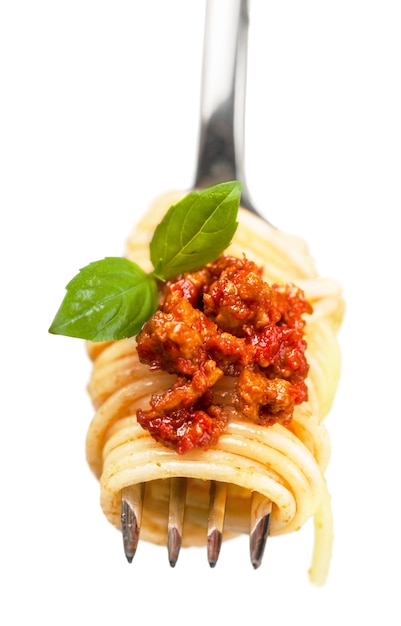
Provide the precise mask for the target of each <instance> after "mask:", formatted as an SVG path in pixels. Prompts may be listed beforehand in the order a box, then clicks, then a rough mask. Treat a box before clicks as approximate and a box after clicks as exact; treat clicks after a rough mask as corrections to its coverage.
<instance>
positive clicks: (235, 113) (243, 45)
mask: <svg viewBox="0 0 401 626" xmlns="http://www.w3.org/2000/svg"><path fill="white" fill-rule="evenodd" d="M248 4H249V3H248V0H207V3H206V18H205V34H204V47H203V70H202V89H201V110H200V136H199V148H198V160H197V166H196V174H195V187H198V188H204V187H208V186H210V185H213V184H217V183H219V182H224V181H227V180H239V181H240V182H241V183H242V186H243V190H242V200H241V204H242V205H243V206H246V205H247V196H248V193H247V189H246V185H245V172H244V119H245V94H246V62H247V51H248V23H249V7H248Z"/></svg>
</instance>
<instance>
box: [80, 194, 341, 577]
mask: <svg viewBox="0 0 401 626" xmlns="http://www.w3.org/2000/svg"><path fill="white" fill-rule="evenodd" d="M181 197H182V196H181V194H176V193H170V194H166V195H164V196H162V197H161V198H159V199H158V200H157V201H156V202H155V203H154V204H153V205H152V207H151V208H150V209H149V211H148V212H147V213H146V214H145V216H144V217H143V219H142V220H141V221H140V222H139V224H138V225H137V227H136V229H135V230H134V231H133V232H132V234H131V235H130V237H129V239H128V241H127V246H126V256H127V258H129V259H131V260H134V261H135V262H136V263H139V264H140V265H141V267H143V268H144V269H145V271H150V270H151V264H150V260H149V241H150V239H151V237H152V234H153V231H154V229H155V227H156V225H157V224H158V223H159V222H160V221H161V219H162V217H163V215H164V213H165V211H166V210H167V209H168V208H169V206H171V205H172V204H174V203H175V202H177V201H178V200H179V199H180V198H181ZM227 254H230V255H233V256H236V257H242V256H243V255H245V256H246V258H247V259H250V260H251V261H254V262H255V263H256V264H257V265H259V266H263V268H264V276H263V278H264V279H265V280H266V281H267V282H268V283H279V284H280V283H281V284H286V283H289V282H291V283H294V284H296V285H297V286H298V287H299V288H300V289H302V290H303V292H304V293H305V296H306V298H307V300H308V301H309V302H310V303H311V304H312V307H313V313H312V314H311V315H308V323H307V325H306V328H305V336H306V341H307V346H308V347H307V358H308V362H309V365H310V369H309V373H308V376H307V385H308V401H307V402H304V403H302V404H300V405H297V406H295V408H294V413H293V417H292V420H291V421H290V423H289V424H288V425H283V424H279V423H275V424H273V425H270V426H263V425H260V424H257V423H254V422H251V421H248V420H246V419H244V417H243V415H241V413H240V412H239V411H238V410H237V409H236V408H235V407H234V403H233V402H231V396H230V393H232V390H231V387H230V385H229V383H228V382H227V377H224V378H223V379H222V380H221V381H219V382H218V383H217V384H216V389H215V394H216V395H217V396H218V395H219V394H220V395H221V397H222V398H224V403H225V404H226V405H227V404H229V405H230V417H229V420H228V424H227V426H226V428H225V430H224V432H223V433H222V434H221V435H220V437H219V439H218V441H217V443H216V444H215V445H213V446H212V447H210V448H209V449H206V450H203V449H199V448H194V449H192V450H190V451H189V452H186V453H185V454H178V453H177V452H176V451H175V450H173V449H170V448H168V447H166V446H164V445H163V444H162V443H159V442H158V441H156V440H155V439H154V438H153V437H152V436H151V435H150V434H149V432H148V431H147V430H145V429H144V428H142V427H141V426H140V425H139V424H138V421H137V417H136V413H137V410H139V409H144V408H146V407H148V406H149V402H150V399H151V396H152V395H153V394H162V393H163V392H164V391H165V390H167V389H168V388H169V387H170V386H171V385H172V384H173V383H174V380H175V378H176V377H175V375H172V374H169V373H166V372H164V371H152V370H151V369H150V368H149V367H148V366H147V365H146V364H144V363H141V362H140V360H139V357H138V353H137V349H136V348H137V343H136V339H135V338H129V339H123V340H120V341H117V342H103V343H88V353H89V356H90V358H91V359H92V361H93V372H92V376H91V379H90V382H89V386H88V390H89V393H90V396H91V399H92V402H93V404H94V407H95V409H96V414H95V416H94V418H93V420H92V423H91V424H90V427H89V430H88V434H87V447H86V450H87V460H88V463H89V466H90V467H91V469H92V471H93V473H94V474H95V476H96V477H97V478H98V479H99V481H100V492H101V495H100V498H101V506H102V509H103V511H104V514H105V516H106V518H107V519H108V520H109V521H110V522H111V523H112V524H113V525H115V526H116V527H117V528H120V527H121V521H120V505H121V490H122V489H123V488H124V487H127V486H129V485H133V484H137V483H146V491H145V503H144V512H143V518H142V526H141V538H143V539H144V540H145V541H149V542H152V543H156V544H160V545H166V541H167V528H166V519H167V516H168V500H169V484H168V480H166V479H168V478H171V477H173V476H185V477H187V478H188V479H189V485H188V490H187V503H186V511H185V521H184V535H183V545H184V546H194V545H204V544H205V543H206V531H205V529H206V526H207V515H208V505H209V484H210V481H224V482H226V483H227V484H228V499H227V507H226V519H225V533H224V538H225V539H227V538H230V537H234V536H236V535H238V534H240V533H244V532H248V525H249V514H248V511H249V507H250V499H251V494H252V492H253V491H257V492H260V493H261V494H262V495H264V496H265V497H266V498H268V499H270V500H271V501H272V502H273V505H274V506H273V512H272V521H271V535H278V534H284V533H289V532H292V531H294V530H298V529H299V528H301V526H303V524H304V523H305V522H306V521H307V520H308V519H309V518H311V517H314V518H315V548H314V554H313V559H312V566H311V570H310V579H311V581H312V582H314V583H316V584H322V583H323V582H324V581H325V579H326V576H327V572H328V569H329V564H330V557H331V549H332V514H331V507H330V496H329V493H328V490H327V486H326V482H325V478H324V473H325V470H326V467H327V464H328V461H329V456H330V442H329V437H328V434H327V431H326V428H325V426H324V424H323V420H324V418H325V416H326V415H327V413H328V411H329V410H330V407H331V405H332V402H333V398H334V394H335V391H336V387H337V384H338V380H339V375H340V351H339V345H338V340H337V331H338V329H339V326H340V324H341V321H342V316H343V300H342V295H341V289H340V287H339V285H338V284H337V282H335V281H334V280H331V279H327V278H322V277H319V276H318V274H317V272H316V269H315V265H314V262H313V260H312V258H311V257H310V255H309V252H308V248H307V246H306V244H305V243H304V242H303V241H302V240H301V239H299V238H297V237H294V236H292V235H288V234H285V233H282V232H279V231H276V230H275V229H274V228H272V227H271V226H270V225H268V224H266V223H265V222H263V221H262V220H261V219H259V218H258V217H255V216H254V215H251V214H250V213H249V212H247V211H244V210H242V209H240V211H239V226H238V230H237V232H236V235H235V238H234V241H233V243H232V244H231V246H230V247H229V248H228V250H227Z"/></svg>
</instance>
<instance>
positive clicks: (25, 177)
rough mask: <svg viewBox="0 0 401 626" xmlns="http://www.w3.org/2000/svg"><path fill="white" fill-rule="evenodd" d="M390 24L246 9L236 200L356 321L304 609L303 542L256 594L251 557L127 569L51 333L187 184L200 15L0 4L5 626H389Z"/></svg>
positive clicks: (395, 165)
mask: <svg viewBox="0 0 401 626" xmlns="http://www.w3.org/2000/svg"><path fill="white" fill-rule="evenodd" d="M399 7H400V3H399V2H398V1H396V0H394V1H390V0H364V1H362V0H337V1H336V2H325V1H323V0H316V1H313V0H293V1H291V0H288V1H286V0H281V1H280V2H278V1H273V0H271V1H264V0H253V3H252V4H251V25H250V33H249V36H250V50H249V70H248V108H247V138H246V164H247V177H248V183H249V187H250V190H251V193H252V196H253V198H254V200H255V201H256V203H257V205H258V206H259V208H260V209H261V210H262V211H263V212H264V213H265V215H266V216H267V217H268V218H269V219H270V220H271V221H272V222H273V223H274V224H275V225H277V226H278V227H279V228H281V229H282V230H287V231H290V232H294V233H296V234H299V235H301V236H302V237H305V238H306V239H307V240H308V242H309V244H310V248H311V250H312V253H313V256H314V257H315V258H316V261H317V265H318V268H319V270H320V272H321V273H322V274H324V275H330V276H335V277H336V278H338V279H339V280H340V282H341V283H342V284H343V286H344V294H345V298H346V301H347V314H346V318H345V321H344V325H343V328H342V331H341V335H340V338H341V343H342V348H343V361H344V363H343V375H342V380H341V384H340V387H339V390H338V395H337V399H336V402H335V405H334V407H333V410H332V412H331V414H330V416H329V418H328V420H327V426H328V428H329V430H330V433H331V438H332V446H333V453H332V460H331V464H330V467H329V471H328V480H329V485H330V489H331V491H332V494H333V506H334V512H335V524H336V542H335V549H334V555H333V561H332V568H331V574H330V577H329V580H328V582H327V585H326V586H325V587H324V588H323V589H316V588H314V587H311V586H310V584H309V582H308V578H307V569H308V567H309V560H310V555H311V549H312V533H311V527H310V525H307V526H306V527H304V529H302V530H301V531H300V532H299V533H297V534H294V535H291V536H287V537H281V538H278V539H275V538H272V539H271V540H270V542H269V544H268V547H267V548H266V553H265V559H264V563H263V565H262V567H261V568H260V569H259V570H257V571H256V572H255V571H253V569H252V567H251V565H250V563H249V558H248V547H247V542H246V539H244V540H241V539H240V540H238V541H234V542H231V543H228V544H226V545H225V546H223V549H222V553H221V556H220V560H219V563H218V564H217V566H216V568H215V569H214V570H211V569H210V568H209V566H208V565H207V561H206V555H205V553H204V551H203V550H201V551H185V552H182V553H181V555H180V559H179V561H178V563H177V566H176V568H175V569H171V568H170V567H169V565H168V561H167V554H166V552H165V551H164V550H163V549H162V548H158V549H154V548H152V547H149V546H147V545H146V544H143V543H142V544H141V545H140V548H139V549H138V553H137V556H136V558H135V560H134V562H133V564H132V565H131V566H128V564H127V563H126V561H125V558H124V556H123V553H122V545H121V538H120V537H119V534H118V533H117V531H116V530H115V529H114V528H113V527H111V526H110V525H109V523H108V522H107V521H106V520H105V518H104V517H103V514H102V513H101V510H100V507H99V503H98V497H99V492H98V484H97V482H96V481H95V479H94V478H93V476H92V475H91V474H90V472H89V470H88V468H87V466H86V461H85V456H84V441H85V435H86V430H87V427H88V424H89V421H90V419H91V418H92V408H91V406H90V403H89V400H88V397H87V395H86V390H85V387H86V382H87V380H88V377H89V373H90V365H89V362H88V360H87V357H86V354H85V350H84V345H83V343H82V342H81V341H79V340H72V339H67V338H63V337H54V336H50V335H48V333H47V328H48V326H49V325H50V322H51V321H52V319H53V316H54V314H55V312H56V310H57V308H58V306H59V304H60V302H61V299H62V297H63V295H64V286H65V284H66V283H67V282H68V280H69V279H70V278H72V276H73V275H74V274H75V273H76V272H77V270H78V269H79V268H80V267H82V266H83V265H85V264H87V263H88V262H89V261H93V260H95V259H99V258H102V257H103V256H106V255H113V254H115V255H120V254H122V251H123V247H124V243H125V239H126V237H127V235H128V233H129V232H130V230H131V228H132V227H133V225H134V224H135V221H136V219H137V217H138V216H139V215H140V214H141V213H142V211H144V210H145V208H146V207H147V206H148V204H149V203H150V201H151V200H152V199H153V198H154V196H156V195H157V194H158V193H160V192H163V191H165V190H169V189H172V188H188V187H190V186H191V184H192V181H193V176H194V168H195V155H196V146H197V138H198V113H199V93H200V70H201V50H202V40H203V19H204V1H203V0H193V1H192V2H186V1H185V0H168V1H162V0H147V1H146V2H134V1H131V2H128V1H120V0H113V1H108V2H106V1H102V0H96V1H92V0H79V1H78V0H69V1H68V2H67V1H65V2H64V1H56V0H53V1H50V0H49V1H47V2H46V1H45V0H37V1H34V0H32V1H23V0H8V1H7V0H3V2H2V3H1V5H0V90H1V97H0V132H1V136H0V158H1V170H0V177H1V178H0V194H1V198H0V201H1V229H0V237H1V247H0V251H1V276H2V278H1V294H2V295H1V309H0V315H1V323H0V328H1V330H2V337H1V343H0V346H1V350H0V359H1V365H2V375H1V383H2V384H1V437H0V447H1V448H0V463H1V468H0V470H1V473H0V476H1V500H0V502H1V516H0V525H1V533H0V541H1V545H0V568H1V574H2V579H3V583H2V593H1V596H2V598H1V602H0V621H1V623H2V624H7V625H11V624H12V625H14V624H18V625H19V624H24V623H25V624H31V623H38V624H43V625H48V624H49V625H50V624H57V625H64V624H71V623H77V624H95V623H96V624H99V625H106V624H110V623H113V624H134V623H138V619H144V618H145V617H144V616H146V621H147V623H152V624H153V623H155V624H156V623H161V624H166V625H168V624H174V625H177V626H178V625H180V624H187V623H189V620H192V619H199V621H200V619H202V621H204V622H206V623H211V624H221V623H226V624H234V625H236V624H240V623H243V622H244V621H245V620H246V622H247V623H250V624H256V623H257V624H268V623H272V624H278V623H280V624H285V625H287V624H288V625H292V624H294V623H302V624H303V623H305V624H310V625H311V626H312V625H317V624H321V623H324V624H325V625H327V626H329V625H332V624H333V625H334V624H338V623H342V624H355V623H358V624H361V623H364V621H365V620H367V619H368V618H369V621H372V622H373V621H374V620H376V621H379V620H380V623H381V624H383V625H386V626H392V625H396V624H400V623H401V610H400V604H399V591H400V561H401V550H400V539H399V528H400V525H399V520H398V515H399V513H398V511H399V501H400V497H399V494H400V477H401V475H400V460H399V456H400V454H399V446H400V444H399V434H398V433H399V422H400V417H401V415H400V386H401V385H400V347H401V346H400V298H399V293H400V280H399V267H400V241H399V240H400V231H399V226H398V213H399V210H400V201H401V192H400V166H401V122H400V118H401V90H400V80H401V36H400V32H401V19H400V13H399V10H398V9H399ZM222 28H224V25H222ZM140 616H143V617H140Z"/></svg>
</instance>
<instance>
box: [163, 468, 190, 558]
mask: <svg viewBox="0 0 401 626" xmlns="http://www.w3.org/2000/svg"><path fill="white" fill-rule="evenodd" d="M186 492H187V479H186V478H182V477H176V478H171V479H170V501H169V513H168V530H167V551H168V559H169V562H170V565H171V567H175V564H176V562H177V559H178V555H179V553H180V549H181V542H182V527H183V523H184V512H185V498H186Z"/></svg>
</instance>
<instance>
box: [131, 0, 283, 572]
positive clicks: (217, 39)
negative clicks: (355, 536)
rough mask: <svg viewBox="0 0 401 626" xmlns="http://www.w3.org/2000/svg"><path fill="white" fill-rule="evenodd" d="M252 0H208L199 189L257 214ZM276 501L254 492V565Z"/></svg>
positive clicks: (178, 526) (178, 487) (172, 515)
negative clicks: (249, 89)
mask: <svg viewBox="0 0 401 626" xmlns="http://www.w3.org/2000/svg"><path fill="white" fill-rule="evenodd" d="M248 25H249V2H248V0H207V2H206V17H205V35H204V49H203V73H202V74H203V75H202V89H201V107H200V108H201V111H200V136H199V151H198V158H197V166H196V174H195V184H194V186H195V188H205V187H209V186H211V185H214V184H217V183H219V182H224V181H229V180H238V181H240V182H241V183H242V196H241V206H242V207H244V208H246V209H248V210H249V211H251V212H252V213H254V214H256V215H259V217H261V215H260V214H259V212H258V211H257V210H256V208H255V207H254V205H253V204H252V202H251V199H250V195H249V192H248V188H247V185H246V180H245V172H244V158H243V157H244V119H245V94H246V61H247V51H248ZM186 491H187V479H186V478H185V477H176V478H171V479H170V495H169V515H168V522H167V551H168V559H169V562H170V565H171V566H172V567H174V566H175V564H176V562H177V559H178V556H179V552H180V548H181V542H182V533H183V522H184V513H185V502H186ZM143 499H144V485H132V486H130V487H126V488H124V489H123V490H122V500H121V526H122V535H123V544H124V551H125V555H126V557H127V560H128V561H129V562H131V561H132V559H133V557H134V555H135V552H136V549H137V545H138V540H139V535H140V528H141V520H142V509H143ZM226 500H227V484H225V483H223V482H217V481H216V482H212V483H211V485H210V504H209V515H208V527H207V558H208V562H209V564H210V566H211V567H214V566H215V565H216V563H217V560H218V557H219V553H220V548H221V544H222V539H223V530H224V518H225V508H226ZM271 511H272V503H271V502H270V500H267V499H266V498H265V497H264V496H262V495H261V494H259V493H257V492H254V493H253V494H252V498H251V506H250V513H249V514H250V524H249V544H250V558H251V563H252V565H253V567H254V568H255V569H256V568H257V567H259V566H260V564H261V562H262V558H263V553H264V549H265V544H266V540H267V537H268V535H269V529H270V516H271Z"/></svg>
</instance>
